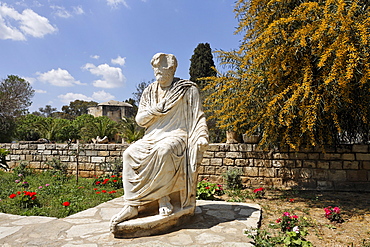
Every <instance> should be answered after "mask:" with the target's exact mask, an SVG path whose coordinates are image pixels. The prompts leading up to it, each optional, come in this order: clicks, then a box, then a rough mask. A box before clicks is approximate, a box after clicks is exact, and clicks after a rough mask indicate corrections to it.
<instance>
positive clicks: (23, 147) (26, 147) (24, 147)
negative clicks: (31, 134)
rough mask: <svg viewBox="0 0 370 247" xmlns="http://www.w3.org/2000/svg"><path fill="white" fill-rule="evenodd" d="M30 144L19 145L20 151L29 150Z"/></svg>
mask: <svg viewBox="0 0 370 247" xmlns="http://www.w3.org/2000/svg"><path fill="white" fill-rule="evenodd" d="M28 148H29V147H28V144H19V149H21V150H28Z"/></svg>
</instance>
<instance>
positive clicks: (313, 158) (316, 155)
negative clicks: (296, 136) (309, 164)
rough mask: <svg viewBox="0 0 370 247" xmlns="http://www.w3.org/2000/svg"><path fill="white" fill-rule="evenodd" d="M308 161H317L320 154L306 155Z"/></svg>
mask: <svg viewBox="0 0 370 247" xmlns="http://www.w3.org/2000/svg"><path fill="white" fill-rule="evenodd" d="M308 159H309V160H319V159H320V153H308Z"/></svg>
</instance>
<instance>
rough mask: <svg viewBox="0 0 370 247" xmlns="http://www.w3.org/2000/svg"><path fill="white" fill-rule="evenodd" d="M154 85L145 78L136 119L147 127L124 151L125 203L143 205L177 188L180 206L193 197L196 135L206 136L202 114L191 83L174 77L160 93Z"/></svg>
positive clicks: (197, 152) (198, 136) (196, 88)
mask: <svg viewBox="0 0 370 247" xmlns="http://www.w3.org/2000/svg"><path fill="white" fill-rule="evenodd" d="M158 87H159V83H158V82H154V83H152V84H150V85H149V86H148V87H147V88H146V89H145V90H144V92H143V94H142V97H141V100H140V105H139V110H138V114H137V116H136V121H137V123H138V124H139V125H140V126H142V127H145V128H146V132H145V135H144V137H143V138H142V139H140V140H138V141H137V142H135V143H133V144H131V145H130V146H129V147H128V148H127V149H126V151H125V152H124V153H123V173H122V174H123V183H124V184H123V187H124V198H125V203H126V204H127V205H131V206H142V205H144V204H146V203H149V202H152V201H155V200H158V199H160V198H161V197H164V196H167V195H170V194H171V193H173V192H177V191H179V192H180V200H181V206H182V207H185V206H188V205H190V204H191V202H190V201H189V199H190V197H192V198H194V197H195V195H194V193H195V183H196V179H197V177H196V176H197V172H196V168H197V163H199V162H200V161H201V159H202V155H203V153H201V152H200V151H199V149H198V145H197V141H198V140H199V138H201V137H203V138H206V140H207V141H208V129H207V125H206V119H205V116H204V113H203V110H202V105H201V101H200V96H199V90H198V87H197V86H196V84H195V83H193V82H191V81H188V80H180V79H178V78H175V79H174V82H173V83H172V85H171V88H170V89H168V90H167V91H166V93H165V94H164V95H163V96H162V97H163V99H160V97H159V95H158ZM194 200H195V198H194Z"/></svg>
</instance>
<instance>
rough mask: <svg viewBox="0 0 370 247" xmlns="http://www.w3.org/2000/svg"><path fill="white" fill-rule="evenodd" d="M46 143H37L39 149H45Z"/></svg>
mask: <svg viewBox="0 0 370 247" xmlns="http://www.w3.org/2000/svg"><path fill="white" fill-rule="evenodd" d="M45 148H46V147H45V144H37V149H38V150H45Z"/></svg>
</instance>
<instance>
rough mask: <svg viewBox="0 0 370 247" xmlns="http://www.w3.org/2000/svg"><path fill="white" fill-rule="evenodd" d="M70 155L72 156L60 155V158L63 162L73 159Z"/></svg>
mask: <svg viewBox="0 0 370 247" xmlns="http://www.w3.org/2000/svg"><path fill="white" fill-rule="evenodd" d="M69 157H70V156H60V157H59V159H60V161H62V162H69V161H71V160H70V158H69Z"/></svg>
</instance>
